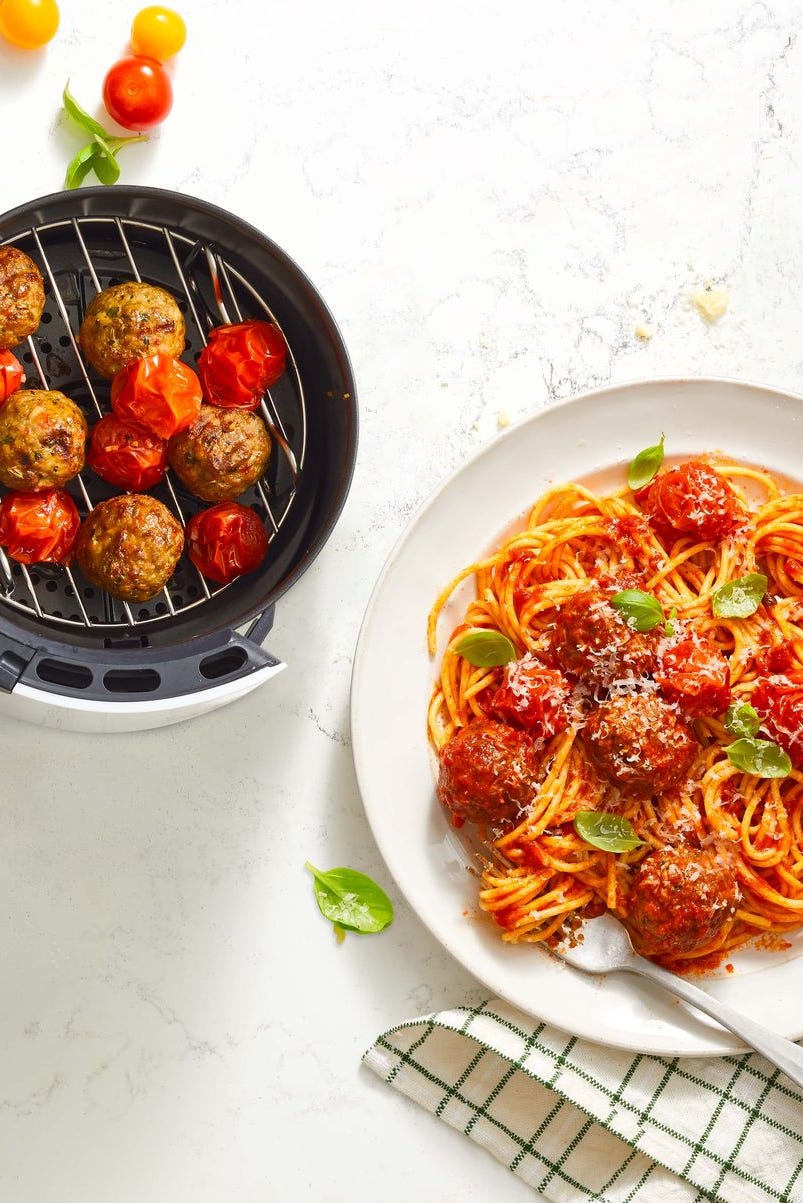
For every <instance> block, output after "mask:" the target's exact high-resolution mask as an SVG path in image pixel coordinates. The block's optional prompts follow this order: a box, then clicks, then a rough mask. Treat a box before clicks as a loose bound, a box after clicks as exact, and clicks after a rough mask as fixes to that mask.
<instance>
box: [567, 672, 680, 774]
mask: <svg viewBox="0 0 803 1203" xmlns="http://www.w3.org/2000/svg"><path fill="white" fill-rule="evenodd" d="M583 736H584V739H585V744H586V747H587V749H588V754H589V756H590V758H591V761H592V763H593V764H594V766H595V767H596V769H597V771H598V772H599V773H600V775H601V776H602V777H604V778H605V779H606V780H607V781H611V782H612V783H613V784H614V785H618V786H620V787H621V788H622V789H623V790H627V791H628V792H629V793H631V794H637V795H641V796H644V795H647V794H661V793H664V792H665V791H666V790H668V789H672V787H673V786H675V785H677V784H678V783H679V782H680V781H682V780H683V779H684V777H685V776H686V775H687V773H688V771H689V769H690V767H691V763H692V761H693V760H694V756H695V753H696V751H697V748H698V744H697V741H696V740H695V738H694V736H693V734H692V731H691V728H690V727H689V725H688V723H686V722H685V721H684V720H683V719H682V718H681V717H680V716H679V714H678V713H677V711H676V710H675V709H674V707H673V706H670V705H669V703H668V702H665V701H664V700H663V699H662V698H659V697H656V695H655V694H649V693H644V694H630V695H622V696H619V697H615V698H611V699H610V701H608V702H603V703H602V705H600V706H597V707H596V708H595V709H594V710H592V711H591V713H590V715H589V716H588V719H587V721H586V725H585V730H584V732H583Z"/></svg>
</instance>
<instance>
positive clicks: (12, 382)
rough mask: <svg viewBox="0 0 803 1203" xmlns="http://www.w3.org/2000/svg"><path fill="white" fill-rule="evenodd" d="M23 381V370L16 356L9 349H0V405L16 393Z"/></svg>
mask: <svg viewBox="0 0 803 1203" xmlns="http://www.w3.org/2000/svg"><path fill="white" fill-rule="evenodd" d="M24 381H25V371H24V369H23V366H22V364H21V363H20V361H19V360H18V359H17V357H16V356H15V355H12V354H11V352H10V351H0V405H2V404H3V402H4V401H7V400H8V399H9V397H10V396H11V394H12V393H16V391H17V389H18V388H20V387H21V386H22V384H23V383H24Z"/></svg>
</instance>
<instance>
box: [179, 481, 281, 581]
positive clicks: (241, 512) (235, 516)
mask: <svg viewBox="0 0 803 1203" xmlns="http://www.w3.org/2000/svg"><path fill="white" fill-rule="evenodd" d="M185 533H186V536H187V551H188V553H189V557H190V559H191V560H192V562H193V564H194V565H195V567H196V568H197V569H198V570H199V572H202V573H203V574H204V576H208V577H209V579H210V580H211V581H217V582H218V583H219V584H221V585H227V584H228V583H229V581H233V580H234V579H235V577H238V576H242V574H243V573H244V572H253V571H254V569H255V568H258V567H259V565H260V564H261V563H262V561H263V560H264V558H265V553H266V552H267V550H268V536H267V534H266V532H265V527H264V526H263V525H262V522H261V520H260V519H259V517H258V516H257V515H256V514H255V513H254V511H253V510H249V508H248V506H246V505H239V504H238V503H237V502H236V501H222V502H221V503H220V505H213V506H212V507H211V509H208V510H201V512H200V514H194V515H193V517H192V518H190V520H189V522H188V523H187V529H186V532H185Z"/></svg>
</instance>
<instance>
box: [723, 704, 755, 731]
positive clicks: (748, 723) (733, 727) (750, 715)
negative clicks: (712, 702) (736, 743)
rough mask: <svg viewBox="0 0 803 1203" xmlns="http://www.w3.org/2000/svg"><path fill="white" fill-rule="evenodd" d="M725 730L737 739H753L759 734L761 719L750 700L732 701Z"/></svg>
mask: <svg viewBox="0 0 803 1203" xmlns="http://www.w3.org/2000/svg"><path fill="white" fill-rule="evenodd" d="M723 723H724V725H725V730H726V731H727V732H728V734H729V735H735V736H736V738H737V739H752V738H753V736H754V735H757V734H758V730H759V727H760V726H761V719H760V718H759V716H758V714H757V712H756V711H755V710H754V709H753V707H752V706H751V705H750V703H749V702H731V704H730V706H729V707H728V709H727V711H726V713H725V718H724V719H723Z"/></svg>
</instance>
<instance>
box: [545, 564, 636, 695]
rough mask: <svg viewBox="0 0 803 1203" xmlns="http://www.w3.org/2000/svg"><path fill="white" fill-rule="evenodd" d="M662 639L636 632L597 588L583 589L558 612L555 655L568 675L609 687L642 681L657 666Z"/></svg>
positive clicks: (607, 597) (608, 598) (606, 595)
mask: <svg viewBox="0 0 803 1203" xmlns="http://www.w3.org/2000/svg"><path fill="white" fill-rule="evenodd" d="M657 640H658V637H657V635H656V634H654V633H653V632H652V631H650V632H647V633H641V632H639V631H634V630H633V628H632V627H631V626H629V625H628V623H627V621H626V620H625V619H624V618H623V617H622V615H621V614H620V613H619V612H618V611H617V610H615V609H614V607H613V606H612V605H611V602H610V597H609V595H608V594H606V593H603V591H602V590H601V589H599V588H598V587H597V586H595V585H591V586H589V587H588V588H585V589H581V590H580V591H579V593H575V594H574V596H572V597H570V598H569V599H568V601H566V602H564V603H563V605H562V606H561V608H560V610H559V611H558V615H557V620H556V624H555V633H554V646H555V655H556V656H557V659H558V662H559V664H560V666H561V668H562V669H563V671H564V672H566V673H569V674H570V675H573V676H576V677H581V678H588V679H589V680H590V681H592V682H593V683H595V684H603V685H606V684H608V683H609V682H610V681H612V680H615V679H616V678H622V677H624V678H638V677H642V676H646V675H647V674H648V673H649V672H651V671H652V670H653V669H654V667H655V663H656V648H657Z"/></svg>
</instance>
